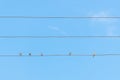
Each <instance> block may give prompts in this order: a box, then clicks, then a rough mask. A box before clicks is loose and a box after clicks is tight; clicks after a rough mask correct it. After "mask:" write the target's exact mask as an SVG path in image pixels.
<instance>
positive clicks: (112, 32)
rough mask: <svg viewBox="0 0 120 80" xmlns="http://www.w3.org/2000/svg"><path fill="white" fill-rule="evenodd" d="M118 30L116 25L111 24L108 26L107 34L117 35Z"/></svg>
mask: <svg viewBox="0 0 120 80" xmlns="http://www.w3.org/2000/svg"><path fill="white" fill-rule="evenodd" d="M116 30H117V27H115V26H109V27H108V28H107V36H117V34H116Z"/></svg>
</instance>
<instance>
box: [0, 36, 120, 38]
mask: <svg viewBox="0 0 120 80" xmlns="http://www.w3.org/2000/svg"><path fill="white" fill-rule="evenodd" d="M0 38H120V36H0Z"/></svg>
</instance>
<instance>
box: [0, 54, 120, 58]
mask: <svg viewBox="0 0 120 80" xmlns="http://www.w3.org/2000/svg"><path fill="white" fill-rule="evenodd" d="M19 56H20V57H40V56H61V57H62V56H73V57H74V56H93V57H95V56H120V54H39V55H34V54H28V55H24V54H18V55H16V54H11V55H10V54H9V55H7V54H6V55H3V54H1V55H0V57H19Z"/></svg>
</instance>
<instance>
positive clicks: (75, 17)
mask: <svg viewBox="0 0 120 80" xmlns="http://www.w3.org/2000/svg"><path fill="white" fill-rule="evenodd" d="M0 18H23V19H25V18H26V19H27V18H31V19H42V18H43V19H52V18H53V19H54V18H66V19H90V18H109V19H120V16H108V17H104V16H100V17H97V16H83V17H82V16H0Z"/></svg>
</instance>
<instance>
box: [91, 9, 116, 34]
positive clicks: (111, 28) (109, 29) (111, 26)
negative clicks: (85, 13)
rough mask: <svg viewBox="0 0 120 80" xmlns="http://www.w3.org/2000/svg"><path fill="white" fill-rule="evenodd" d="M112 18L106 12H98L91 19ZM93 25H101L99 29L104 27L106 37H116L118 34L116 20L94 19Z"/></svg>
mask: <svg viewBox="0 0 120 80" xmlns="http://www.w3.org/2000/svg"><path fill="white" fill-rule="evenodd" d="M109 16H111V15H110V14H109V13H108V12H106V11H101V12H98V13H96V14H93V15H92V16H91V17H109ZM91 21H92V24H97V25H99V24H100V25H101V24H102V26H99V27H103V29H105V30H106V35H107V36H115V35H117V34H116V30H117V27H116V25H115V22H116V21H115V20H114V19H110V18H93V19H92V20H91Z"/></svg>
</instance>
